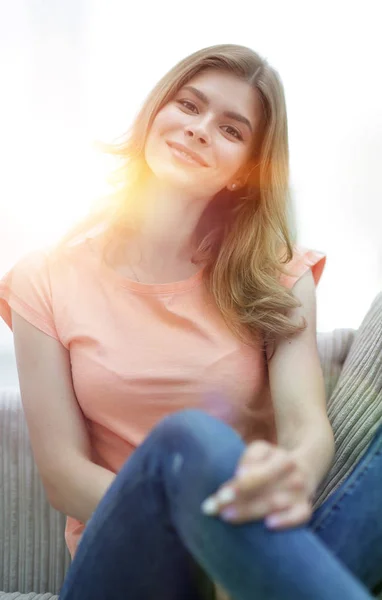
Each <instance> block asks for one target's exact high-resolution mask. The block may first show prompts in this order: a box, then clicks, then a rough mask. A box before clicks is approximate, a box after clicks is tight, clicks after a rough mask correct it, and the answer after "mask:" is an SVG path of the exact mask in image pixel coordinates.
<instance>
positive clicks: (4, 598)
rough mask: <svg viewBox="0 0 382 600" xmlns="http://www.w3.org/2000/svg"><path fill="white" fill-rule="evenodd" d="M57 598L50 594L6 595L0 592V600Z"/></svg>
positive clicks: (47, 599) (53, 599)
mask: <svg viewBox="0 0 382 600" xmlns="http://www.w3.org/2000/svg"><path fill="white" fill-rule="evenodd" d="M57 598H58V596H52V594H35V593H34V592H31V593H30V594H20V592H11V593H10V594H7V593H5V592H0V600H57Z"/></svg>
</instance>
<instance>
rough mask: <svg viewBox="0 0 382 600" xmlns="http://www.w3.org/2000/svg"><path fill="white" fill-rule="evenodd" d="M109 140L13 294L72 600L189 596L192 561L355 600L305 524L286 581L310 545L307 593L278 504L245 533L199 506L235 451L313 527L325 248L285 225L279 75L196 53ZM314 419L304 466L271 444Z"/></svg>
mask: <svg viewBox="0 0 382 600" xmlns="http://www.w3.org/2000/svg"><path fill="white" fill-rule="evenodd" d="M108 150H110V152H111V153H114V154H115V155H117V156H118V157H119V158H120V164H119V168H118V169H117V170H116V172H115V176H114V179H113V184H114V185H115V190H114V191H113V193H111V194H110V195H108V196H107V197H106V198H105V201H104V203H103V204H101V205H100V206H99V207H98V210H96V211H95V212H94V213H93V214H91V215H90V216H89V217H88V218H86V219H85V220H84V221H83V222H82V223H80V224H79V225H78V227H76V228H75V229H74V230H73V231H71V232H69V233H68V235H67V236H65V238H64V239H62V240H60V241H59V243H57V244H55V245H54V247H53V248H50V249H49V250H48V251H47V252H37V253H33V254H31V255H29V256H27V257H25V258H24V259H23V260H21V261H20V262H19V263H18V264H17V265H16V266H15V267H14V268H13V269H12V270H11V271H10V272H9V273H8V274H7V275H6V276H5V278H4V279H3V281H2V282H1V284H0V312H1V314H2V316H3V317H4V319H5V320H6V322H7V323H8V324H9V325H10V326H11V327H12V328H13V331H14V338H15V347H16V355H17V363H18V371H19V379H20V388H21V394H22V399H23V403H24V408H25V413H26V417H27V422H28V427H29V432H30V437H31V442H32V447H33V452H34V456H35V458H36V461H37V465H38V468H39V471H40V474H41V477H42V480H43V483H44V485H45V489H46V491H47V495H48V498H49V500H50V502H51V503H52V505H53V506H54V507H55V508H57V509H58V510H60V511H61V512H63V513H64V514H66V515H68V520H67V527H66V541H67V544H68V547H69V549H70V552H71V554H72V556H73V559H74V560H73V563H72V565H71V568H70V571H69V573H68V575H67V578H66V580H65V582H64V585H63V588H62V590H61V594H60V600H76V599H79V598H81V599H82V598H92V600H98V599H99V600H101V599H102V600H108V599H110V600H114V598H125V597H126V598H134V599H135V598H137V599H138V598H139V600H151V599H152V598H156V599H158V600H162V599H163V600H178V599H179V598H182V600H191V599H192V600H195V599H196V598H199V597H200V590H199V588H198V577H197V576H196V575H197V571H198V568H201V569H202V571H203V573H204V575H205V581H207V585H208V586H213V583H214V582H215V581H218V582H219V583H220V584H222V585H223V587H224V588H225V589H227V590H228V591H229V592H230V593H231V594H232V595H233V597H234V598H235V600H247V599H249V598H253V597H255V596H258V597H262V598H265V597H273V598H277V597H283V599H284V598H285V599H287V598H288V599H289V598H293V600H299V598H307V597H325V598H328V599H332V598H335V599H336V600H338V594H337V591H338V589H337V588H336V584H335V582H336V581H337V580H338V579H340V581H341V590H342V589H343V590H344V597H345V596H346V598H347V599H348V600H351V599H352V598H354V599H355V598H357V600H360V598H364V597H366V596H365V595H363V596H362V594H359V592H360V589H361V586H360V584H358V583H357V581H356V580H355V579H354V578H353V577H352V576H351V575H350V574H349V573H348V572H347V571H345V570H344V569H343V568H342V566H341V565H340V563H339V561H336V559H335V557H334V556H333V554H331V553H330V552H329V551H328V549H326V548H325V547H324V546H323V544H321V545H320V544H319V541H318V539H317V540H316V539H315V540H314V544H313V542H312V543H310V542H311V540H310V538H308V536H307V532H306V531H305V530H303V531H302V532H292V533H291V535H292V534H293V533H296V538H293V539H296V540H297V539H298V540H299V548H300V549H301V550H300V551H299V552H289V550H288V548H289V547H293V544H292V543H290V542H289V541H288V539H287V538H283V539H284V540H286V541H285V544H286V545H285V546H283V547H282V555H283V557H284V555H285V560H286V558H288V559H289V561H290V567H291V569H292V570H293V572H295V573H299V572H301V571H302V570H304V572H306V571H307V569H306V564H307V562H306V555H309V556H312V557H313V558H312V560H311V561H310V564H311V569H310V570H308V572H306V578H305V580H304V582H305V583H304V585H305V587H304V588H301V587H300V586H299V582H296V581H294V579H293V577H290V575H289V573H288V571H287V570H285V569H283V570H282V572H280V573H279V574H278V575H279V576H278V577H274V571H275V569H274V566H275V564H271V565H270V564H269V563H270V562H272V561H268V562H267V560H266V559H267V557H269V556H270V555H272V553H271V554H269V552H268V549H269V548H270V547H272V548H276V547H279V546H278V538H277V537H272V536H275V532H274V531H269V530H268V529H267V527H266V524H267V521H266V520H265V518H266V517H268V516H269V515H270V514H272V513H274V510H275V506H274V505H273V504H270V503H269V498H267V502H261V503H260V504H261V505H260V504H259V505H257V508H256V511H254V510H253V506H252V511H248V512H245V515H247V516H245V515H244V518H247V521H248V522H247V523H246V526H245V527H244V526H243V527H242V528H238V527H235V525H234V523H232V522H228V521H224V519H223V518H215V517H213V516H211V515H210V514H206V513H205V512H204V513H203V512H202V509H201V505H202V502H203V501H204V500H206V498H207V497H208V496H211V495H212V494H214V493H215V492H216V491H217V489H218V488H220V486H221V485H223V484H224V483H226V482H227V481H228V480H232V478H234V475H235V469H236V466H237V464H238V462H239V461H240V459H241V458H242V457H244V459H245V463H246V465H247V463H248V462H250V463H251V464H250V466H251V473H252V476H251V481H252V482H253V481H255V482H257V484H256V485H253V484H252V483H251V485H249V487H248V486H247V488H246V490H245V492H246V499H247V500H248V503H249V504H252V501H253V500H254V497H255V496H256V495H257V494H258V493H259V489H258V488H259V485H260V484H259V481H260V483H261V481H263V484H264V483H265V484H267V485H265V488H266V489H265V492H267V493H268V494H272V493H274V492H275V491H276V492H281V497H282V499H283V508H284V509H285V510H287V509H289V510H290V511H291V514H289V523H290V524H291V523H292V524H293V525H303V524H304V523H306V520H307V517H308V514H309V510H310V504H309V502H310V495H311V494H312V492H313V490H312V488H313V487H314V485H316V484H317V483H318V479H319V476H323V469H324V467H326V463H325V461H324V460H322V459H321V458H319V460H317V455H316V453H315V450H316V448H317V447H318V444H320V445H321V446H323V448H321V450H322V451H321V452H320V457H321V456H323V455H326V454H327V455H329V453H328V452H326V450H327V448H326V444H327V442H328V443H329V441H330V438H329V435H327V434H328V433H330V432H329V429H328V427H327V419H326V415H325V410H324V398H323V396H322V393H321V392H322V388H321V383H322V380H321V375H322V374H321V372H320V368H319V367H320V365H319V362H318V358H317V349H316V339H315V287H316V285H317V284H318V282H319V280H320V278H321V275H322V272H323V269H324V266H325V259H326V257H325V255H324V254H323V253H321V252H318V251H315V250H310V249H308V248H302V247H298V246H297V245H296V244H295V243H294V240H293V236H292V233H291V228H290V223H289V220H288V219H289V200H290V197H289V181H288V174H289V165H288V158H289V157H288V135H287V119H286V107H285V99H284V92H283V87H282V84H281V81H280V78H279V76H278V74H277V72H276V71H275V70H274V69H273V68H272V67H271V66H270V65H269V64H268V63H267V62H266V61H265V60H264V59H263V58H261V57H260V56H259V55H258V54H257V53H256V52H254V51H252V50H250V49H249V48H245V47H243V46H236V45H220V46H213V47H211V48H205V49H202V50H200V51H198V52H196V53H194V54H192V55H191V56H189V57H187V58H185V59H184V60H183V61H181V62H180V63H179V64H177V65H175V67H174V68H173V69H172V70H171V71H170V72H169V73H167V74H166V75H165V76H164V77H163V78H162V79H161V80H160V81H159V82H158V84H157V85H156V86H155V88H154V89H153V91H152V92H151V93H150V94H149V96H148V98H147V99H146V101H145V102H144V104H143V107H142V109H141V111H140V113H139V114H138V116H137V118H136V120H135V121H134V123H133V125H132V128H131V130H130V132H129V133H128V135H126V137H125V138H124V139H123V140H122V141H121V142H120V143H119V144H116V145H114V146H111V147H109V148H108ZM295 284H297V285H296V286H295ZM292 288H293V289H292ZM300 307H301V311H298V310H296V309H298V308H300ZM292 339H293V343H291V342H292ZM272 349H274V354H273V350H272ZM292 367H293V368H292ZM296 378H297V379H298V380H299V381H298V383H297V382H295V379H296ZM287 388H288V389H287ZM272 392H273V393H274V395H275V397H274V398H273V397H272ZM275 412H276V417H277V418H275ZM317 415H320V419H319V420H318V419H317V418H316V417H317ZM308 420H309V423H310V422H314V425H315V428H314V429H313V428H310V429H309V431H308V434H309V448H308V446H307V445H303V446H301V447H302V448H303V450H304V455H303V456H302V457H299V460H298V459H297V453H296V454H295V453H293V452H292V449H289V448H279V447H278V446H277V443H278V441H280V442H284V441H285V440H286V441H287V445H290V447H291V448H292V447H293V446H294V444H295V442H296V430H297V433H298V437H299V440H298V441H299V442H300V441H301V440H300V437H301V433H302V432H303V430H304V429H305V427H304V426H301V425H300V426H299V427H297V428H295V427H293V425H294V423H298V424H304V423H306V422H308ZM286 434H288V435H286ZM259 440H263V442H264V443H263V444H260V446H259V445H255V446H253V445H252V444H256V441H259ZM265 442H266V443H265ZM246 446H248V448H249V450H248V452H247V451H246ZM264 448H265V449H266V450H267V452H268V451H269V456H270V457H273V458H270V459H269V463H267V466H266V468H263V469H262V472H261V468H259V467H260V466H261V465H259V460H260V459H261V456H260V454H259V450H260V451H261V452H263V450H264ZM293 449H295V448H293ZM312 449H313V450H314V452H313V453H312ZM330 449H331V448H330V447H329V445H328V450H330ZM306 456H308V458H309V461H308V462H307V459H306ZM312 456H313V458H314V460H313V459H312V460H311V457H312ZM263 458H264V457H263ZM325 460H326V456H325ZM304 461H306V462H304ZM259 471H260V473H259ZM287 471H288V473H287ZM286 475H288V477H287V476H286ZM248 481H249V480H248ZM248 481H247V483H248ZM256 486H257V487H256ZM263 487H264V486H263ZM262 491H263V492H264V490H263V489H262ZM265 492H264V493H265ZM283 492H284V493H283ZM225 500H226V501H227V497H225ZM231 500H232V498H231ZM277 506H278V508H279V509H281V508H282V507H281V506H280V505H279V504H277ZM231 508H232V507H231ZM276 508H277V507H276ZM256 520H258V521H261V522H260V523H256V522H254V521H256ZM286 522H287V519H285V523H286ZM298 536H299V537H298ZM280 547H281V546H280ZM274 555H275V556H276V553H274ZM276 562H277V561H276ZM322 565H324V567H322ZM302 567H304V569H302ZM320 568H324V571H325V577H322V573H321V571H319V569H320ZM328 573H330V575H331V576H330V577H326V575H327V574H328ZM317 581H319V586H320V590H319V592H320V593H315V592H316V591H317ZM269 586H273V587H272V589H271V591H270V593H269V594H268V592H269V590H270V588H269ZM286 589H288V593H287V594H284V592H285V590H286ZM361 592H363V590H362V589H361Z"/></svg>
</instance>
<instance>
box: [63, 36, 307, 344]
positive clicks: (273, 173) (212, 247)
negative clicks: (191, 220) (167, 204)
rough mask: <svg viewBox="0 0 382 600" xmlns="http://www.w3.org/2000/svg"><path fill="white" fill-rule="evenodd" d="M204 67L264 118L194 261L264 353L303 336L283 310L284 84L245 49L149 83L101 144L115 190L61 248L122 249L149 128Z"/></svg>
mask: <svg viewBox="0 0 382 600" xmlns="http://www.w3.org/2000/svg"><path fill="white" fill-rule="evenodd" d="M206 69H219V70H222V71H226V72H229V73H231V74H235V75H236V76H237V77H239V78H240V79H242V80H244V81H247V82H248V83H249V84H250V85H252V86H253V87H254V88H255V89H256V90H257V92H258V94H259V95H260V99H261V102H262V107H263V114H262V122H261V127H260V132H259V135H258V136H257V138H256V140H255V147H254V149H253V153H252V157H251V159H250V161H249V164H248V169H247V173H248V177H247V180H246V184H245V186H244V188H241V189H240V190H238V191H237V192H228V190H227V189H224V190H222V191H221V192H219V193H218V194H216V196H215V197H214V198H213V199H212V200H211V202H210V204H209V205H208V206H207V208H206V209H205V211H204V213H203V214H202V216H201V219H200V221H199V224H198V226H197V228H196V231H195V236H196V237H195V239H196V240H197V244H196V247H197V251H196V254H195V256H194V257H193V261H194V262H195V263H196V264H197V263H201V262H203V263H204V264H205V270H204V278H205V283H206V284H207V286H208V289H209V290H210V292H211V293H212V295H213V298H214V300H215V301H216V304H217V306H218V308H219V309H220V311H221V313H222V315H223V317H224V319H225V321H226V323H227V325H228V326H229V327H230V328H231V330H232V331H233V332H234V333H235V334H236V335H238V336H239V337H240V338H241V339H242V340H244V341H246V342H247V343H252V342H254V343H256V344H257V343H258V342H259V341H260V342H261V343H262V344H264V348H265V346H267V345H268V344H270V343H271V342H274V341H275V340H276V339H277V338H279V337H289V336H291V335H293V334H295V333H297V332H299V331H301V330H303V329H305V327H306V321H305V319H303V323H302V324H300V325H297V324H295V323H294V322H292V321H291V320H290V319H289V318H288V317H287V316H286V313H287V311H288V309H291V308H295V307H297V306H301V304H300V302H299V301H298V300H297V299H296V298H295V297H294V296H293V294H292V292H291V290H289V289H287V288H286V287H284V286H283V285H282V284H281V283H280V281H279V277H280V274H281V273H286V270H285V269H284V267H283V265H286V264H287V263H288V262H290V261H291V259H292V257H293V245H294V243H295V240H294V239H293V235H294V232H293V231H292V228H293V225H292V221H291V218H292V212H291V208H292V203H291V197H290V190H289V149H288V127H287V115H286V105H285V96H284V90H283V85H282V83H281V80H280V77H279V75H278V73H277V71H275V70H274V69H273V68H272V67H271V66H270V65H269V64H268V63H267V61H266V60H265V59H264V58H262V57H260V56H259V55H258V54H257V53H256V52H254V51H253V50H251V49H249V48H246V47H244V46H238V45H233V44H223V45H217V46H211V47H208V48H204V49H202V50H199V51H197V52H195V53H193V54H191V55H190V56H188V57H187V58H185V59H183V60H182V61H180V62H179V63H178V64H177V65H175V66H174V67H173V68H172V69H171V70H170V71H169V72H168V73H167V74H166V75H165V76H164V77H163V78H162V79H161V80H160V81H159V82H158V83H157V85H156V86H155V87H154V89H153V90H152V91H151V93H150V94H149V96H148V97H147V99H146V101H145V102H144V104H143V106H142V108H141V110H140V112H139V113H138V115H137V117H136V119H135V120H134V122H133V125H132V127H131V129H130V131H129V132H128V133H127V134H126V135H125V136H124V137H123V138H122V139H121V140H120V141H116V143H115V144H109V145H105V148H104V149H105V150H106V151H107V152H109V153H112V154H114V155H116V156H117V157H118V158H119V161H120V164H119V166H118V168H117V169H116V170H115V171H114V173H113V176H112V179H111V182H112V184H113V186H114V191H113V192H112V193H110V194H108V195H107V196H106V197H105V198H104V199H103V202H102V204H101V205H99V206H98V207H97V208H96V209H95V210H93V212H91V214H90V215H89V216H88V217H87V218H86V219H84V220H83V221H82V222H80V223H79V224H78V225H77V226H76V227H75V228H73V229H72V230H71V231H70V232H69V233H68V234H67V235H65V236H64V238H63V239H62V240H61V242H60V244H59V246H61V247H62V246H65V245H67V244H70V243H71V242H73V241H74V240H75V239H77V238H79V237H83V236H84V235H85V236H86V234H88V233H90V232H91V231H92V230H94V228H96V229H97V227H101V233H100V234H99V235H101V236H102V237H103V239H104V241H105V246H104V249H105V253H109V252H110V251H111V252H113V253H115V252H118V251H119V249H122V244H123V242H124V241H126V236H127V235H130V234H131V233H132V232H133V231H134V230H135V231H136V230H137V228H138V227H139V219H140V217H141V216H142V214H143V212H142V206H139V204H137V202H136V201H135V199H136V198H137V197H138V192H139V189H140V187H141V186H142V185H144V181H145V176H146V174H147V172H148V166H147V164H146V163H145V160H144V148H145V142H146V139H147V135H148V132H149V130H150V127H151V125H152V122H153V120H154V118H155V116H156V115H157V113H158V112H159V111H160V110H161V108H163V106H164V105H165V104H166V103H167V102H169V101H170V100H171V99H172V98H173V97H174V96H175V94H176V93H177V92H178V90H179V89H180V88H181V87H182V86H183V85H185V84H186V83H187V82H188V81H189V80H190V79H191V78H193V77H194V76H195V75H196V74H198V73H200V72H201V71H204V70H206ZM105 257H106V254H105ZM248 334H249V335H248Z"/></svg>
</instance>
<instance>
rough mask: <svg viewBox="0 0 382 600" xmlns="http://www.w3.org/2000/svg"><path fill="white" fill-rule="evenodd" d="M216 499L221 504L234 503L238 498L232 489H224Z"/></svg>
mask: <svg viewBox="0 0 382 600" xmlns="http://www.w3.org/2000/svg"><path fill="white" fill-rule="evenodd" d="M216 498H217V500H218V501H219V502H223V503H225V502H227V503H228V502H232V501H233V500H235V498H236V492H235V490H234V489H233V488H231V487H223V488H222V489H221V490H220V491H219V492H218V493H217V494H216Z"/></svg>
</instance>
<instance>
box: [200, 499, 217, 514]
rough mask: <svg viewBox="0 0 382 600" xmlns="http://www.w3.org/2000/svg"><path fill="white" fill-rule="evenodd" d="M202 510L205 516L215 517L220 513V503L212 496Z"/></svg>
mask: <svg viewBox="0 0 382 600" xmlns="http://www.w3.org/2000/svg"><path fill="white" fill-rule="evenodd" d="M200 508H201V509H202V512H203V513H204V514H205V515H214V514H216V513H217V512H218V502H217V500H216V499H215V498H213V497H212V496H210V497H209V498H206V499H205V500H204V502H203V503H202V505H201V507H200Z"/></svg>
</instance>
